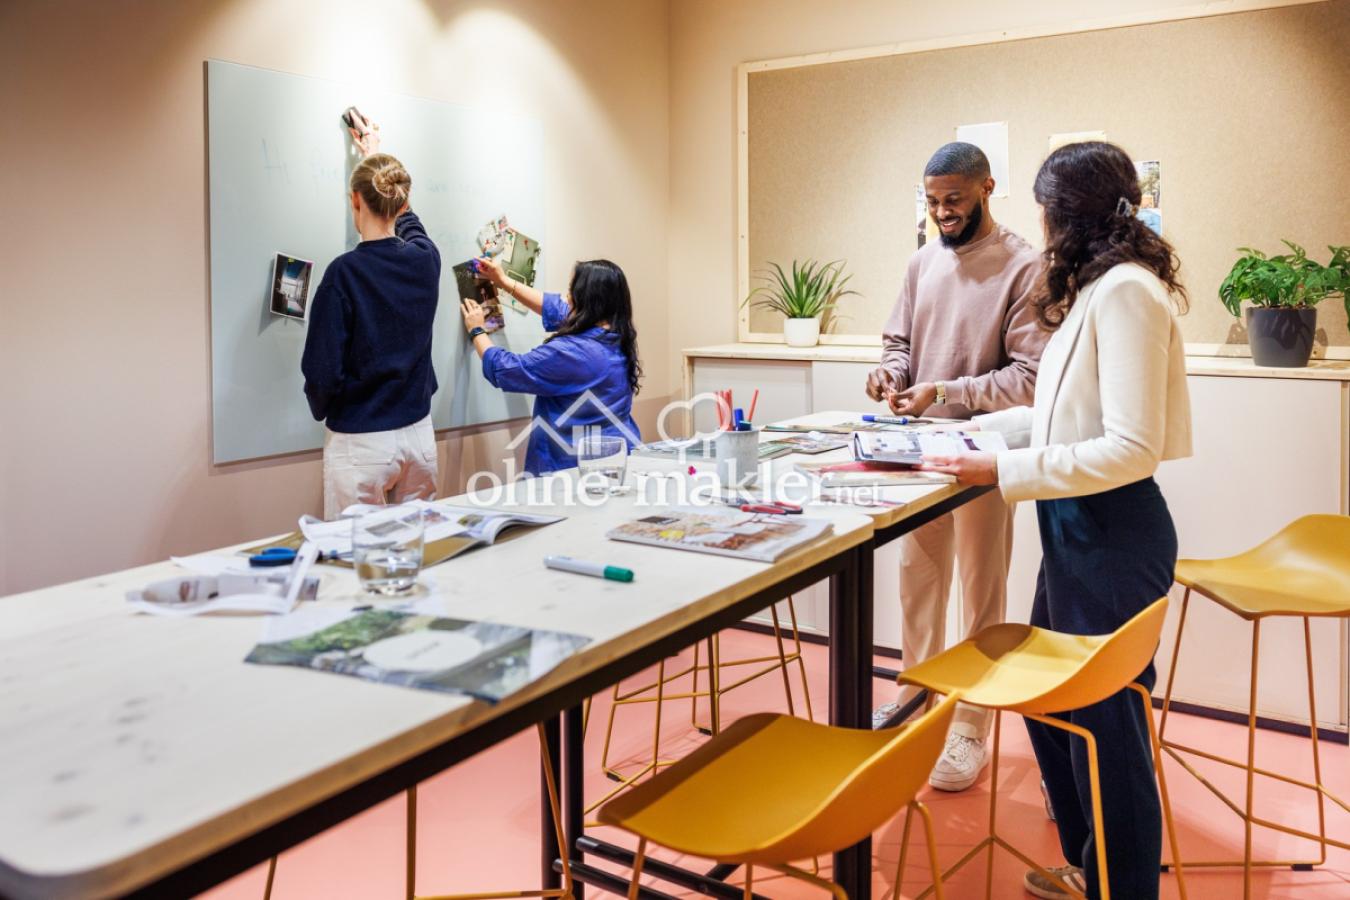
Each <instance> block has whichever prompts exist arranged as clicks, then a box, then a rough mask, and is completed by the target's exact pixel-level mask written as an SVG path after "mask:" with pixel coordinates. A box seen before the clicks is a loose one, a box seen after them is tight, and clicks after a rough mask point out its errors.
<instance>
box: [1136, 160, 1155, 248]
mask: <svg viewBox="0 0 1350 900" xmlns="http://www.w3.org/2000/svg"><path fill="white" fill-rule="evenodd" d="M1134 167H1135V169H1136V170H1137V171H1138V172H1139V193H1140V200H1139V218H1141V219H1143V220H1144V224H1145V225H1147V226H1148V227H1149V228H1152V229H1153V232H1154V233H1155V234H1162V163H1160V162H1159V161H1158V160H1156V159H1150V160H1145V161H1142V162H1137V163H1135V164H1134Z"/></svg>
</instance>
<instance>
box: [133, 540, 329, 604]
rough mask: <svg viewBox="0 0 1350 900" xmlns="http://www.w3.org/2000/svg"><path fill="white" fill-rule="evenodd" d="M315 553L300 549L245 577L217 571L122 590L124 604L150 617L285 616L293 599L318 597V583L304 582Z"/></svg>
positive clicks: (306, 547)
mask: <svg viewBox="0 0 1350 900" xmlns="http://www.w3.org/2000/svg"><path fill="white" fill-rule="evenodd" d="M316 555H317V550H316V548H315V547H314V545H312V544H306V545H304V547H302V548H301V552H300V555H299V556H298V557H297V558H296V561H295V562H294V563H292V564H291V565H289V566H286V567H285V568H284V569H272V570H271V571H268V572H265V573H264V572H260V571H255V572H251V573H242V572H234V571H229V570H222V571H220V572H218V573H216V574H210V575H203V574H197V575H185V576H183V577H181V578H167V579H165V580H163V581H156V582H154V583H153V584H150V585H147V586H146V587H144V588H141V589H140V590H135V591H128V592H127V602H128V603H130V604H131V606H132V608H133V609H136V610H137V611H139V612H145V613H150V614H151V615H156V616H197V615H202V614H204V613H211V612H253V613H286V612H290V611H291V609H293V608H294V607H295V604H296V602H297V601H299V600H313V599H315V598H316V597H317V596H318V594H319V579H318V578H310V577H307V576H308V574H309V567H310V566H311V565H312V564H313V563H314V558H315V556H316Z"/></svg>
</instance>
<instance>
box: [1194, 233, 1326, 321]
mask: <svg viewBox="0 0 1350 900" xmlns="http://www.w3.org/2000/svg"><path fill="white" fill-rule="evenodd" d="M1282 243H1283V244H1284V245H1285V246H1286V247H1288V248H1289V250H1290V252H1289V253H1285V254H1281V255H1280V256H1266V254H1264V253H1262V252H1261V251H1260V250H1255V249H1253V248H1251V247H1239V248H1238V251H1239V252H1241V253H1243V254H1244V255H1243V256H1242V257H1241V258H1239V259H1238V261H1237V262H1235V263H1234V264H1233V268H1232V270H1231V271H1230V272H1229V273H1228V277H1227V278H1225V279H1224V280H1223V284H1221V285H1219V299H1220V300H1222V301H1223V305H1224V306H1225V307H1226V308H1227V309H1228V311H1229V312H1230V313H1232V314H1233V315H1235V316H1237V315H1240V314H1241V312H1242V302H1243V301H1244V300H1246V301H1248V302H1250V303H1251V304H1252V305H1254V306H1262V307H1266V308H1270V309H1276V308H1285V309H1307V308H1308V307H1311V306H1315V305H1317V304H1318V303H1320V302H1321V301H1323V300H1325V299H1327V298H1328V297H1334V296H1336V295H1337V294H1339V295H1340V296H1341V299H1342V300H1344V301H1345V314H1346V316H1347V317H1348V318H1350V294H1347V291H1350V246H1343V247H1328V248H1327V249H1328V250H1330V251H1331V261H1330V262H1329V263H1328V264H1327V265H1325V266H1324V265H1322V264H1321V263H1319V262H1316V261H1315V260H1312V259H1309V258H1308V253H1307V251H1305V250H1304V249H1303V248H1302V247H1300V246H1299V245H1298V244H1295V243H1294V242H1292V241H1283V242H1282Z"/></svg>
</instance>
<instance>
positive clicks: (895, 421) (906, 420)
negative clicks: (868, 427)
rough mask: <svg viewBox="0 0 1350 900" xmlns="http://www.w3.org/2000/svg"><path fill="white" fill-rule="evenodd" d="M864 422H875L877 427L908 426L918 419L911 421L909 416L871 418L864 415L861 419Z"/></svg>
mask: <svg viewBox="0 0 1350 900" xmlns="http://www.w3.org/2000/svg"><path fill="white" fill-rule="evenodd" d="M862 420H863V421H864V422H876V423H877V424H878V425H909V424H912V423H915V422H918V421H919V420H918V419H912V418H910V417H909V416H873V415H865V416H863V417H862Z"/></svg>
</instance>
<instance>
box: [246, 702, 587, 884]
mask: <svg viewBox="0 0 1350 900" xmlns="http://www.w3.org/2000/svg"><path fill="white" fill-rule="evenodd" d="M535 730H536V731H537V732H538V734H539V756H540V759H541V761H542V763H543V767H544V780H545V786H546V789H547V791H548V803H549V810H550V811H551V813H552V815H553V833H554V836H555V837H556V839H557V841H558V846H559V847H566V846H567V839H566V837H565V836H564V834H563V827H562V809H561V805H560V803H559V801H558V785H557V780H556V779H555V778H554V777H553V766H552V754H551V753H550V752H549V748H548V738H547V736H546V735H545V733H544V726H543V724H542V723H541V724H539V725H537V726H536V729H535ZM405 795H406V797H407V815H408V824H407V831H406V832H405V834H406V836H407V849H406V852H405V857H404V859H405V862H406V865H407V874H406V878H405V880H404V894H405V897H406V900H502V898H508V897H556V898H559V900H571V897H572V866H571V864H570V862H569V860H568V856H569V854H568V853H566V852H564V853H563V854H562V880H563V883H562V887H559V888H539V889H525V890H518V891H494V892H488V893H477V894H436V895H425V894H422V895H419V894H417V892H416V889H415V885H416V883H417V788H416V787H411V788H409V789H408V790H407V791H406V792H405ZM276 873H277V857H275V856H274V857H272V858H271V860H269V861H268V864H267V884H266V886H265V887H264V888H263V900H271V897H272V884H273V882H274V880H275V879H276Z"/></svg>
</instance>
